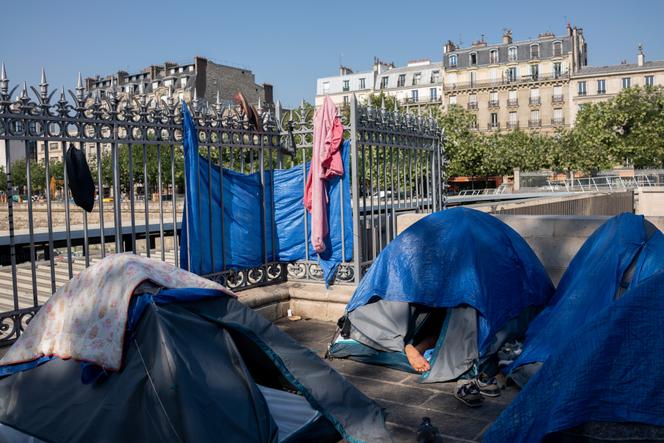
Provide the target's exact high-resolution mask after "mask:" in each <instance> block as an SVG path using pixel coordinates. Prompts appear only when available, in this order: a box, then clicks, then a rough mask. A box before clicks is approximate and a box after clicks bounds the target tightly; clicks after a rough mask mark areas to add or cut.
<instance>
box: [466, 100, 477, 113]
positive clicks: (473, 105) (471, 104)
mask: <svg viewBox="0 0 664 443" xmlns="http://www.w3.org/2000/svg"><path fill="white" fill-rule="evenodd" d="M477 107H478V106H477V102H468V109H470V110H475V111H476V110H477Z"/></svg>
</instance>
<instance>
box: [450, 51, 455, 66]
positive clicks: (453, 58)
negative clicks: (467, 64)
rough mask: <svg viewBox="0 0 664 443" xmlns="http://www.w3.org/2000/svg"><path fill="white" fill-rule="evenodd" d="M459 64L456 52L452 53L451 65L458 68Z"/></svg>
mask: <svg viewBox="0 0 664 443" xmlns="http://www.w3.org/2000/svg"><path fill="white" fill-rule="evenodd" d="M456 65H457V56H456V54H452V55H450V67H451V68H456Z"/></svg>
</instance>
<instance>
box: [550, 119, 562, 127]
mask: <svg viewBox="0 0 664 443" xmlns="http://www.w3.org/2000/svg"><path fill="white" fill-rule="evenodd" d="M551 124H552V125H553V126H562V125H564V124H565V117H560V118H552V119H551Z"/></svg>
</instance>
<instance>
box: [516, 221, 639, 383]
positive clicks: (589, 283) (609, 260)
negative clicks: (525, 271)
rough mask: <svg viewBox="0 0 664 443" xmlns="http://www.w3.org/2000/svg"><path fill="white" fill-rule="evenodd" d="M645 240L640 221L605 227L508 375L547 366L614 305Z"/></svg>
mask: <svg viewBox="0 0 664 443" xmlns="http://www.w3.org/2000/svg"><path fill="white" fill-rule="evenodd" d="M646 240H647V237H646V228H645V225H644V218H643V216H641V215H633V214H630V213H624V214H621V215H618V216H615V217H613V218H611V219H609V220H607V221H606V222H604V224H603V225H602V226H600V227H599V228H598V229H597V230H596V231H595V232H594V233H593V234H592V235H591V236H590V237H589V238H588V240H586V242H585V243H584V244H583V246H582V247H581V249H580V250H579V252H577V254H576V255H575V256H574V258H573V259H572V262H571V263H570V264H569V267H568V268H567V271H565V274H564V275H563V277H562V279H561V280H560V283H559V284H558V287H557V288H556V292H555V294H554V296H553V297H552V298H551V301H550V302H549V305H548V306H547V307H546V309H544V310H543V311H542V312H541V313H540V314H539V315H538V316H537V317H536V318H535V319H534V320H533V321H532V322H531V323H530V326H529V327H528V332H527V333H526V341H525V343H524V347H523V352H522V353H521V355H520V356H519V358H518V359H517V360H516V361H515V362H514V363H513V364H512V366H511V368H510V370H514V369H516V368H518V367H519V366H522V365H525V364H528V363H534V362H543V361H545V360H546V359H547V358H548V357H549V355H551V354H552V353H553V352H554V351H555V350H556V349H557V348H558V347H560V346H561V345H563V344H564V343H565V342H566V338H567V337H569V336H570V335H571V334H572V333H573V332H574V331H576V330H577V329H578V328H579V327H580V326H581V325H584V324H585V323H586V322H588V321H589V320H590V319H591V318H592V317H594V316H595V315H597V313H598V312H599V311H600V310H601V309H603V308H605V307H606V306H608V305H610V304H611V303H613V301H614V298H615V295H616V291H617V290H618V288H619V287H620V283H621V281H622V278H623V275H624V273H625V271H626V270H627V268H628V267H629V265H630V264H631V263H632V260H634V259H635V257H636V256H637V254H638V253H639V251H640V250H641V248H642V247H643V245H644V244H645V242H646Z"/></svg>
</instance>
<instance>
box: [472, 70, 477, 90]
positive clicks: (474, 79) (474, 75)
mask: <svg viewBox="0 0 664 443" xmlns="http://www.w3.org/2000/svg"><path fill="white" fill-rule="evenodd" d="M476 80H477V72H474V71H472V72H471V73H470V86H471V88H472V87H473V86H475V81H476Z"/></svg>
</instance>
